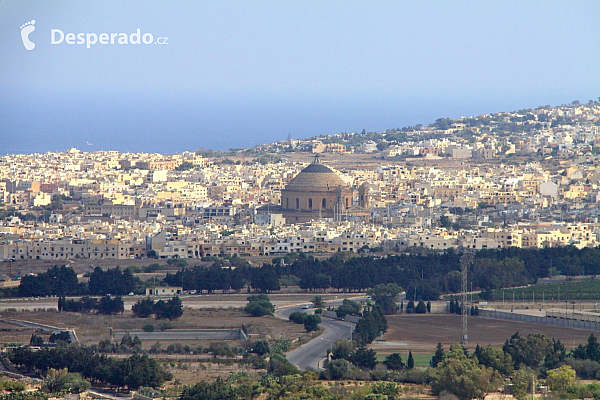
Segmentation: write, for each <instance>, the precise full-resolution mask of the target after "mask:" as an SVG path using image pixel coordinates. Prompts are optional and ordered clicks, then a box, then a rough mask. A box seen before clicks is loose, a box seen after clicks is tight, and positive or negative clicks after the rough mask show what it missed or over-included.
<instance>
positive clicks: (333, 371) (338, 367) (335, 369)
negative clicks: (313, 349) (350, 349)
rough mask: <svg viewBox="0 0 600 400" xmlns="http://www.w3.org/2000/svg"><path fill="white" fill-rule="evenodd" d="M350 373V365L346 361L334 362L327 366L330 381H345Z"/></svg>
mask: <svg viewBox="0 0 600 400" xmlns="http://www.w3.org/2000/svg"><path fill="white" fill-rule="evenodd" d="M348 371H350V363H349V362H348V361H346V360H343V359H340V360H333V361H330V362H329V363H328V364H327V372H328V374H329V379H333V380H336V379H344V378H345V377H346V376H347V375H348Z"/></svg>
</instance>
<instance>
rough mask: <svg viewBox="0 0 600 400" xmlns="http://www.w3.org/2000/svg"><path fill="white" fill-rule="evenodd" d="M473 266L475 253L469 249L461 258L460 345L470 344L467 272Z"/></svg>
mask: <svg viewBox="0 0 600 400" xmlns="http://www.w3.org/2000/svg"><path fill="white" fill-rule="evenodd" d="M472 264H473V251H472V250H471V249H469V248H467V249H465V251H464V253H463V255H462V257H461V258H460V278H461V279H460V281H461V282H460V283H461V285H460V286H461V296H460V297H461V299H460V303H461V304H460V313H461V316H462V329H461V333H460V344H468V343H469V336H468V334H467V271H468V269H469V267H470V266H471V265H472Z"/></svg>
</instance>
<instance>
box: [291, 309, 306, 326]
mask: <svg viewBox="0 0 600 400" xmlns="http://www.w3.org/2000/svg"><path fill="white" fill-rule="evenodd" d="M306 317H308V314H306V313H303V312H300V311H294V312H293V313H291V314H290V316H289V320H290V321H292V322H294V323H295V324H303V323H304V320H306Z"/></svg>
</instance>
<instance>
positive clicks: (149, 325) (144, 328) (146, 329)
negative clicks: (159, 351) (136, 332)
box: [142, 324, 154, 332]
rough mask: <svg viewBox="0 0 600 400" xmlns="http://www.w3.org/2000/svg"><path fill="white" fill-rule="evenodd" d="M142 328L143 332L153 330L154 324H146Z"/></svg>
mask: <svg viewBox="0 0 600 400" xmlns="http://www.w3.org/2000/svg"><path fill="white" fill-rule="evenodd" d="M142 329H143V330H144V332H154V325H152V324H146V325H144V327H143V328H142Z"/></svg>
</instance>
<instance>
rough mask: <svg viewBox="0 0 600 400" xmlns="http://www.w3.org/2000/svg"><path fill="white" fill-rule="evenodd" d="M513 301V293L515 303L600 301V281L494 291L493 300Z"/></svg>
mask: <svg viewBox="0 0 600 400" xmlns="http://www.w3.org/2000/svg"><path fill="white" fill-rule="evenodd" d="M503 292H504V300H505V301H512V299H513V293H514V299H515V301H521V300H523V298H524V299H525V300H535V301H542V300H545V301H550V300H553V301H570V300H584V301H586V300H587V301H595V300H598V301H600V280H586V281H577V282H575V281H567V282H561V283H551V284H547V285H532V286H528V287H526V288H517V289H499V290H494V291H492V295H493V300H495V301H502V293H503Z"/></svg>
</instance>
